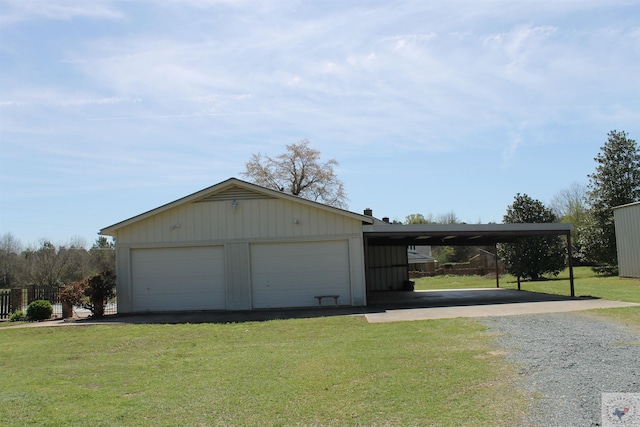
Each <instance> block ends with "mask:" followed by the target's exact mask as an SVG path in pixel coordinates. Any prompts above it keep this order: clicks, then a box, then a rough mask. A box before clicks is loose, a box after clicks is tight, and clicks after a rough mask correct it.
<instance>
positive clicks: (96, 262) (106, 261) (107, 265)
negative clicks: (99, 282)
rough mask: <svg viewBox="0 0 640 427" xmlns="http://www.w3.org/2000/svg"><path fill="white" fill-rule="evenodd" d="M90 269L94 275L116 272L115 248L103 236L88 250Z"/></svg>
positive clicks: (111, 242) (112, 243)
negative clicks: (103, 272)
mask: <svg viewBox="0 0 640 427" xmlns="http://www.w3.org/2000/svg"><path fill="white" fill-rule="evenodd" d="M89 263H90V267H91V269H92V270H93V272H95V273H99V272H102V271H115V270H116V246H115V243H114V242H113V241H109V239H107V238H106V237H104V236H100V237H98V238H97V239H96V241H95V242H94V244H93V246H92V247H91V249H89Z"/></svg>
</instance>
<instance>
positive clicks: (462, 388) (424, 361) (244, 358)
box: [0, 317, 524, 426]
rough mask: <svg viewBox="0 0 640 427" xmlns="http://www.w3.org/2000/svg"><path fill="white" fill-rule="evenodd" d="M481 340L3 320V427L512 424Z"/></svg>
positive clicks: (369, 330)
mask: <svg viewBox="0 0 640 427" xmlns="http://www.w3.org/2000/svg"><path fill="white" fill-rule="evenodd" d="M492 339H493V338H492V337H491V336H489V335H488V334H486V332H485V328H484V327H482V326H481V325H479V324H478V323H476V322H474V321H471V320H462V319H453V320H438V321H422V322H407V323H392V324H368V323H367V322H366V320H364V319H363V318H362V317H334V318H319V319H291V320H276V321H268V322H248V323H238V324H186V325H127V326H117V325H110V326H107V325H104V326H78V327H55V328H53V327H51V328H22V329H6V328H4V329H0V340H1V341H0V342H2V344H1V346H0V360H2V368H1V369H2V375H0V425H15V426H24V425H38V426H47V425H49V426H59V425H83V426H89V425H90V426H100V425H103V426H112V425H153V426H163V425H164V426H175V425H194V426H196V425H243V426H278V425H336V426H342V425H367V426H369V425H372V426H376V425H377V426H391V425H393V426H396V425H420V426H429V425H433V426H479V425H491V426H500V425H502V426H512V425H518V422H519V419H520V417H521V415H522V411H523V409H524V399H522V398H521V396H522V394H521V392H519V391H517V390H516V389H515V388H514V385H513V381H514V378H515V373H514V371H513V370H512V368H511V367H509V366H508V365H507V364H505V363H504V361H503V358H502V355H501V354H500V353H499V352H495V351H493V347H492Z"/></svg>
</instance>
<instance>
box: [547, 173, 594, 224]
mask: <svg viewBox="0 0 640 427" xmlns="http://www.w3.org/2000/svg"><path fill="white" fill-rule="evenodd" d="M586 197H587V186H586V185H585V184H582V183H579V182H574V183H573V184H571V185H570V186H569V188H565V189H564V190H560V191H558V192H557V193H556V194H555V195H554V196H553V198H552V199H551V203H549V207H550V208H551V210H553V213H554V214H556V216H557V217H558V218H561V219H562V218H565V217H568V218H569V219H577V218H582V217H583V215H585V214H586V211H587V206H586Z"/></svg>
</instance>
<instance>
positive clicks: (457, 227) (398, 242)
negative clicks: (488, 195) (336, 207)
mask: <svg viewBox="0 0 640 427" xmlns="http://www.w3.org/2000/svg"><path fill="white" fill-rule="evenodd" d="M572 228H573V226H572V225H571V224H561V223H541V224H530V223H527V224H524V223H522V224H411V225H402V224H389V223H384V222H382V223H381V222H377V223H375V224H372V225H364V226H363V235H364V246H365V269H366V279H367V290H370V289H371V286H374V285H373V284H375V286H378V287H379V285H378V283H379V282H381V281H385V280H389V281H395V282H398V280H400V278H401V277H403V276H401V275H402V274H403V273H404V271H403V268H404V267H406V265H405V264H404V260H403V259H402V256H403V255H402V254H403V253H404V254H405V255H404V256H405V258H406V250H407V247H408V246H493V247H494V248H496V246H497V244H498V243H516V244H517V243H518V242H519V241H520V240H521V239H524V238H527V237H532V236H565V237H566V239H567V252H568V266H569V286H570V292H571V296H572V297H573V296H575V290H574V285H573V264H572V251H571V230H572ZM496 253H497V251H496ZM497 261H498V260H497V255H496V267H497ZM404 277H406V279H404V280H408V269H407V272H406V276H404ZM496 287H500V280H499V274H498V269H497V268H496ZM518 289H520V278H518Z"/></svg>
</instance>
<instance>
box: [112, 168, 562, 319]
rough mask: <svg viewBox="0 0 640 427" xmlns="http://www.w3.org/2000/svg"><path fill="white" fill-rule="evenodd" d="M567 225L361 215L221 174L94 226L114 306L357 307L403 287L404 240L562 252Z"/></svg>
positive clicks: (148, 308) (171, 308) (161, 308)
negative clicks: (543, 246)
mask: <svg viewBox="0 0 640 427" xmlns="http://www.w3.org/2000/svg"><path fill="white" fill-rule="evenodd" d="M570 231H571V225H570V224H475V225H467V224H452V225H444V224H435V225H434V224H422V225H401V224H389V222H388V221H381V220H377V219H375V218H374V217H373V213H372V211H371V210H370V209H366V210H365V211H364V215H361V214H358V213H354V212H350V211H347V210H343V209H338V208H334V207H331V206H327V205H324V204H321V203H316V202H313V201H310V200H306V199H303V198H299V197H296V196H292V195H290V194H286V193H284V192H281V191H275V190H271V189H268V188H264V187H261V186H258V185H255V184H251V183H248V182H245V181H242V180H239V179H236V178H230V179H228V180H226V181H223V182H221V183H219V184H216V185H214V186H211V187H209V188H206V189H204V190H201V191H198V192H196V193H193V194H191V195H188V196H186V197H183V198H181V199H178V200H176V201H174V202H171V203H168V204H166V205H163V206H160V207H158V208H156V209H153V210H150V211H148V212H145V213H143V214H140V215H137V216H135V217H133V218H130V219H127V220H125V221H122V222H119V223H117V224H114V225H111V226H109V227H106V228H104V229H102V230H101V231H100V234H102V235H106V236H113V237H115V239H116V274H117V293H118V313H137V312H163V311H189V310H253V309H269V308H289V307H314V306H315V307H317V306H318V305H340V306H354V307H358V306H365V305H367V295H368V294H371V293H372V292H388V291H400V290H406V289H409V288H410V287H408V286H407V284H408V283H410V282H409V264H410V262H409V259H408V255H407V248H408V247H410V246H419V245H443V244H444V245H447V246H449V245H464V246H474V245H478V246H487V245H495V244H497V243H498V242H517V241H518V239H521V238H526V237H529V236H537V235H565V236H566V237H567V240H568V241H567V247H568V249H569V254H568V258H569V260H571V253H570V248H571V242H570ZM572 271H573V270H572V269H571V265H570V284H571V295H573V293H574V289H573V273H572ZM496 285H498V277H497V276H496Z"/></svg>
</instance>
